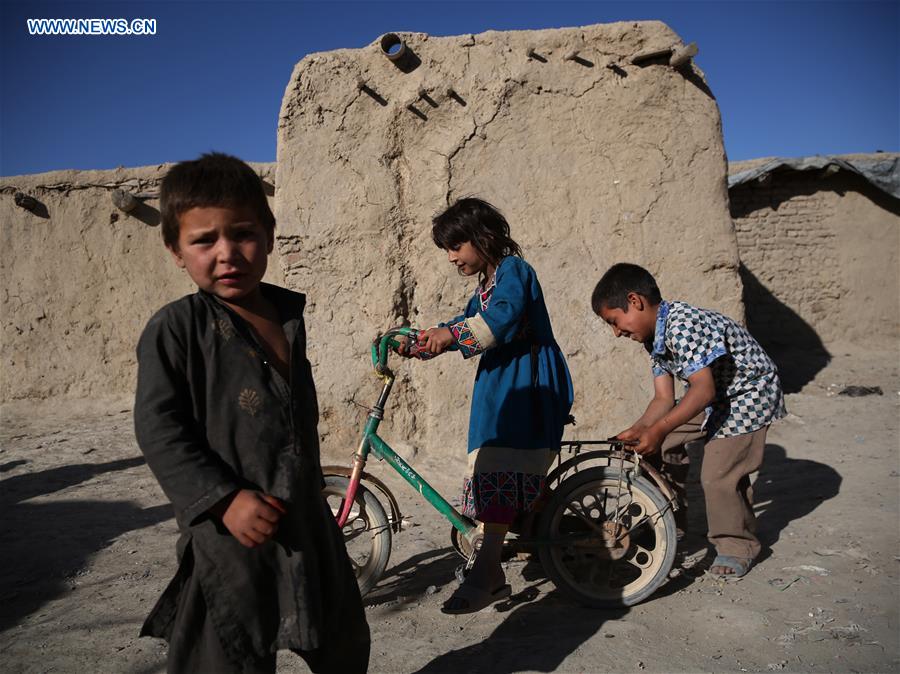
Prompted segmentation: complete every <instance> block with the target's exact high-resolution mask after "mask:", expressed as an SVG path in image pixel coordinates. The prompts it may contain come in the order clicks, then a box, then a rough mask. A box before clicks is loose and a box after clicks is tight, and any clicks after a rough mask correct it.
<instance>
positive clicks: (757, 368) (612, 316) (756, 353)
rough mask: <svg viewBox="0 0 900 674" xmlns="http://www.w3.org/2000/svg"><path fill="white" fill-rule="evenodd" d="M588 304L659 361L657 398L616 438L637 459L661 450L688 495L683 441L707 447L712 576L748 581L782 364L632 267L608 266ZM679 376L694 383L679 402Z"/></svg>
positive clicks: (778, 410) (780, 400) (727, 322)
mask: <svg viewBox="0 0 900 674" xmlns="http://www.w3.org/2000/svg"><path fill="white" fill-rule="evenodd" d="M591 305H592V307H593V309H594V312H595V313H596V314H597V315H599V316H600V317H601V318H602V319H603V320H604V321H606V322H607V323H608V324H609V325H610V326H611V327H612V330H613V333H615V335H616V337H630V338H631V339H633V340H635V341H637V342H640V343H642V344H643V345H644V348H645V349H646V350H647V352H648V353H649V354H650V359H651V361H652V369H653V387H654V397H653V400H652V401H651V402H650V404H649V405H648V406H647V410H646V411H645V412H644V414H643V415H641V417H640V418H639V419H638V420H637V421H635V422H634V423H633V424H632V425H631V426H630V427H629V428H628V429H626V430H624V431H622V432H621V433H619V434H618V435H617V436H616V438H617V439H620V440H632V441H635V442H636V443H637V444H636V446H635V450H636V451H637V452H638V453H640V454H644V455H652V454H656V453H657V452H660V453H661V455H662V468H663V471H664V472H665V473H666V474H667V476H668V477H670V478H671V479H672V481H673V482H674V483H675V485H676V490H678V491H680V492H681V493H682V494H683V486H684V478H685V475H686V473H687V461H688V459H687V453H686V452H685V450H684V443H686V442H689V441H691V440H698V439H704V440H705V447H704V453H703V467H702V469H701V474H700V481H701V483H702V485H703V492H704V495H705V497H706V514H707V522H708V527H709V533H708V537H709V541H710V542H711V543H712V544H713V545H714V546H715V548H716V558H715V560H714V561H713V564H712V567H711V568H710V572H711V573H713V574H716V575H720V576H730V577H739V576H743V575H744V574H745V573H747V571H748V570H749V568H750V566H751V564H752V563H753V560H754V559H756V557H757V555H759V552H760V543H759V540H758V539H757V538H756V535H755V532H756V518H755V516H754V514H753V501H752V490H751V487H750V474H751V473H753V472H754V471H756V470H759V467H760V466H761V465H762V459H763V449H764V447H765V444H766V431H767V430H768V428H769V425H770V424H771V423H772V422H773V421H775V420H777V419H780V418H781V417H783V416H785V414H786V411H785V408H784V395H783V393H782V391H781V381H780V380H779V378H778V371H777V369H776V367H775V363H773V362H772V359H771V358H769V356H768V355H767V354H766V352H765V351H764V350H763V349H762V347H761V346H760V345H759V343H758V342H757V341H756V340H755V339H753V337H751V336H750V333H748V332H747V330H746V329H744V328H743V327H741V326H740V325H738V324H737V323H736V322H735V321H734V320H732V319H730V318H728V317H727V316H723V315H721V314H718V313H716V312H714V311H708V310H706V309H698V308H697V307H693V306H691V305H689V304H685V303H684V302H666V301H663V299H662V296H661V295H660V292H659V287H658V286H657V285H656V281H655V280H654V278H653V276H651V275H650V273H649V272H648V271H647V270H646V269H643V268H642V267H639V266H637V265H634V264H625V263H620V264H616V265H613V266H612V267H610V269H609V270H608V271H607V272H606V273H605V274H604V275H603V278H601V279H600V282H599V283H597V286H596V288H594V293H593V296H592V297H591ZM674 377H678V378H679V379H681V380H682V381H684V382H687V389H686V391H685V394H684V397H683V398H682V399H681V400H680V401H679V402H678V403H677V404H676V401H675V385H674Z"/></svg>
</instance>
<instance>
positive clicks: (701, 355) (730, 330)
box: [650, 302, 787, 438]
mask: <svg viewBox="0 0 900 674" xmlns="http://www.w3.org/2000/svg"><path fill="white" fill-rule="evenodd" d="M650 358H651V360H652V361H653V376H654V377H659V376H662V375H664V374H670V375H672V376H675V377H678V378H679V379H681V380H683V381H687V378H688V377H690V376H691V375H692V374H694V373H695V372H697V371H698V370H702V369H703V368H704V367H709V368H710V369H711V370H712V374H713V379H714V381H715V385H716V398H715V400H714V401H713V402H712V404H711V405H710V407H709V408H707V419H706V431H707V434H708V436H709V438H729V437H732V436H735V435H743V434H744V433H752V432H753V431H755V430H758V429H760V428H763V427H764V426H768V425H769V424H771V423H772V422H773V421H775V420H776V419H780V418H781V417H783V416H785V414H787V410H785V407H784V395H783V393H782V391H781V380H779V378H778V370H777V368H776V367H775V363H773V362H772V359H771V358H769V356H768V354H767V353H766V352H765V351H764V350H763V348H762V347H761V346H760V345H759V343H758V342H757V341H756V340H755V339H753V337H752V336H751V335H750V333H749V332H747V330H746V329H744V328H743V327H741V326H740V325H738V324H737V323H736V322H735V321H733V320H732V319H730V318H728V317H727V316H723V315H722V314H718V313H716V312H715V311H709V310H707V309H698V308H697V307H692V306H691V305H690V304H685V303H684V302H661V303H660V305H659V309H658V310H657V314H656V334H655V336H654V340H653V349H652V350H651V352H650Z"/></svg>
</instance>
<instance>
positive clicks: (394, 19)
mask: <svg viewBox="0 0 900 674" xmlns="http://www.w3.org/2000/svg"><path fill="white" fill-rule="evenodd" d="M0 11H2V14H0V175H7V176H8V175H16V174H20V173H34V172H39V171H48V170H53V169H65V168H80V169H86V168H112V167H115V166H118V165H123V166H138V165H144V164H156V163H162V162H166V161H177V160H180V159H187V158H193V157H195V156H196V155H198V154H199V153H201V152H205V151H208V150H213V149H215V150H221V151H225V152H230V153H233V154H236V155H239V156H241V157H243V158H245V159H247V160H250V161H274V159H275V142H276V125H277V119H278V110H279V107H280V104H281V97H282V94H283V92H284V87H285V84H286V83H287V80H288V78H289V76H290V73H291V70H292V68H293V65H294V64H295V63H296V62H297V61H298V60H300V59H301V58H302V57H303V56H304V55H305V54H308V53H311V52H316V51H324V50H329V49H335V48H348V47H349V48H355V47H362V46H364V45H366V44H369V43H370V42H372V41H373V40H375V39H376V38H377V37H378V36H379V35H381V34H382V33H385V32H389V31H394V30H410V31H421V32H426V33H430V34H432V35H457V34H463V33H478V32H482V31H485V30H491V29H494V30H507V29H508V30H513V29H539V28H555V27H563V26H578V25H586V24H591V23H605V22H610V21H621V20H641V19H660V20H662V21H665V22H666V23H668V24H669V25H670V26H671V27H672V28H673V29H674V30H675V31H676V32H678V33H679V34H680V35H681V36H682V38H683V39H684V40H685V41H686V42H687V41H696V42H697V44H698V45H699V47H700V53H699V55H698V56H697V58H696V62H697V63H698V65H699V66H700V67H701V68H702V69H703V70H704V72H705V73H706V76H707V80H708V81H709V84H710V87H711V89H712V91H713V93H714V94H715V96H716V98H717V100H718V102H719V106H720V108H721V111H722V119H723V127H724V134H725V146H726V150H727V152H728V155H729V158H730V159H733V160H739V159H750V158H753V157H761V156H769V155H780V156H803V155H811V154H842V153H850V152H874V151H875V150H884V151H891V152H897V151H898V150H900V128H898V127H900V78H898V63H900V51H898V50H900V46H898V45H900V0H893V1H873V2H867V1H864V0H857V1H853V2H848V1H836V0H835V1H829V0H818V1H797V0H794V1H791V0H781V1H779V2H761V1H750V0H747V1H727V0H718V1H711V0H710V1H705V2H676V1H669V2H639V1H633V2H627V3H626V2H600V1H587V2H564V1H558V2H554V1H552V0H515V1H514V2H490V1H488V0H482V1H480V2H463V1H458V0H457V1H450V0H415V1H414V2H406V1H400V0H393V1H391V2H378V1H374V0H373V1H371V2H343V1H339V0H335V1H332V2H252V3H251V2H222V1H218V2H125V1H120V2H64V3H43V2H27V3H26V2H12V1H10V0H3V2H2V10H0ZM39 17H46V18H79V17H81V18H85V17H90V18H118V17H122V18H126V19H132V18H153V19H156V20H157V34H156V35H155V36H152V37H149V36H144V37H125V36H116V37H112V36H68V37H60V36H53V37H51V36H43V37H37V36H30V35H28V32H27V28H26V23H25V19H26V18H39Z"/></svg>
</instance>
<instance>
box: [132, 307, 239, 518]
mask: <svg viewBox="0 0 900 674" xmlns="http://www.w3.org/2000/svg"><path fill="white" fill-rule="evenodd" d="M137 357H138V383H137V393H136V395H135V404H134V428H135V436H136V437H137V441H138V445H139V446H140V448H141V451H142V452H143V453H144V457H145V458H146V459H147V464H148V465H149V466H150V470H152V471H153V474H154V475H155V476H156V479H157V480H158V481H159V484H160V486H161V487H162V489H163V491H164V492H165V494H166V496H168V497H169V500H170V501H171V502H172V505H173V506H174V507H175V515H176V517H177V519H178V521H179V522H180V523H181V524H182V525H184V526H190V525H192V524H194V523H196V521H197V520H198V519H199V518H200V517H201V516H202V515H204V514H205V513H206V512H207V511H208V510H209V509H210V508H212V507H213V506H214V505H216V504H217V503H219V502H220V501H222V499H224V498H225V497H226V496H228V495H229V494H231V493H233V492H235V491H236V490H238V489H240V487H241V485H240V484H239V480H238V479H237V476H236V475H234V473H233V472H232V470H231V469H230V468H229V467H228V466H227V465H226V464H225V462H224V461H222V459H220V458H219V457H218V456H217V455H216V454H215V453H213V452H212V451H211V450H210V449H209V446H208V445H207V443H206V439H205V437H204V436H203V434H202V432H201V429H200V428H199V424H198V422H197V420H196V419H194V416H193V403H192V400H191V396H190V395H189V391H190V388H189V382H188V378H187V374H186V357H185V354H184V349H183V347H182V345H181V344H180V343H179V340H178V339H177V338H176V337H175V335H174V334H173V332H172V330H171V329H170V327H169V326H168V325H166V324H165V321H164V320H161V317H159V316H157V318H155V319H154V320H151V322H150V324H149V325H148V326H147V328H146V329H145V331H144V334H143V335H141V339H140V341H139V342H138V349H137Z"/></svg>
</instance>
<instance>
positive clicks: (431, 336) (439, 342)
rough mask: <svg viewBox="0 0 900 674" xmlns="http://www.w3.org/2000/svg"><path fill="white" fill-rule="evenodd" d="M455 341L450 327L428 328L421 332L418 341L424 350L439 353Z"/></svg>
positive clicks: (420, 347)
mask: <svg viewBox="0 0 900 674" xmlns="http://www.w3.org/2000/svg"><path fill="white" fill-rule="evenodd" d="M454 341H455V340H454V339H453V333H452V332H450V328H428V329H427V330H422V331H421V332H420V333H419V338H418V340H417V342H416V343H417V345H418V347H419V349H421V350H422V351H427V352H428V353H432V354H434V355H437V354H439V353H443V352H444V351H446V350H447V348H448V347H449V346H450V345H452V344H453V342H454Z"/></svg>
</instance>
